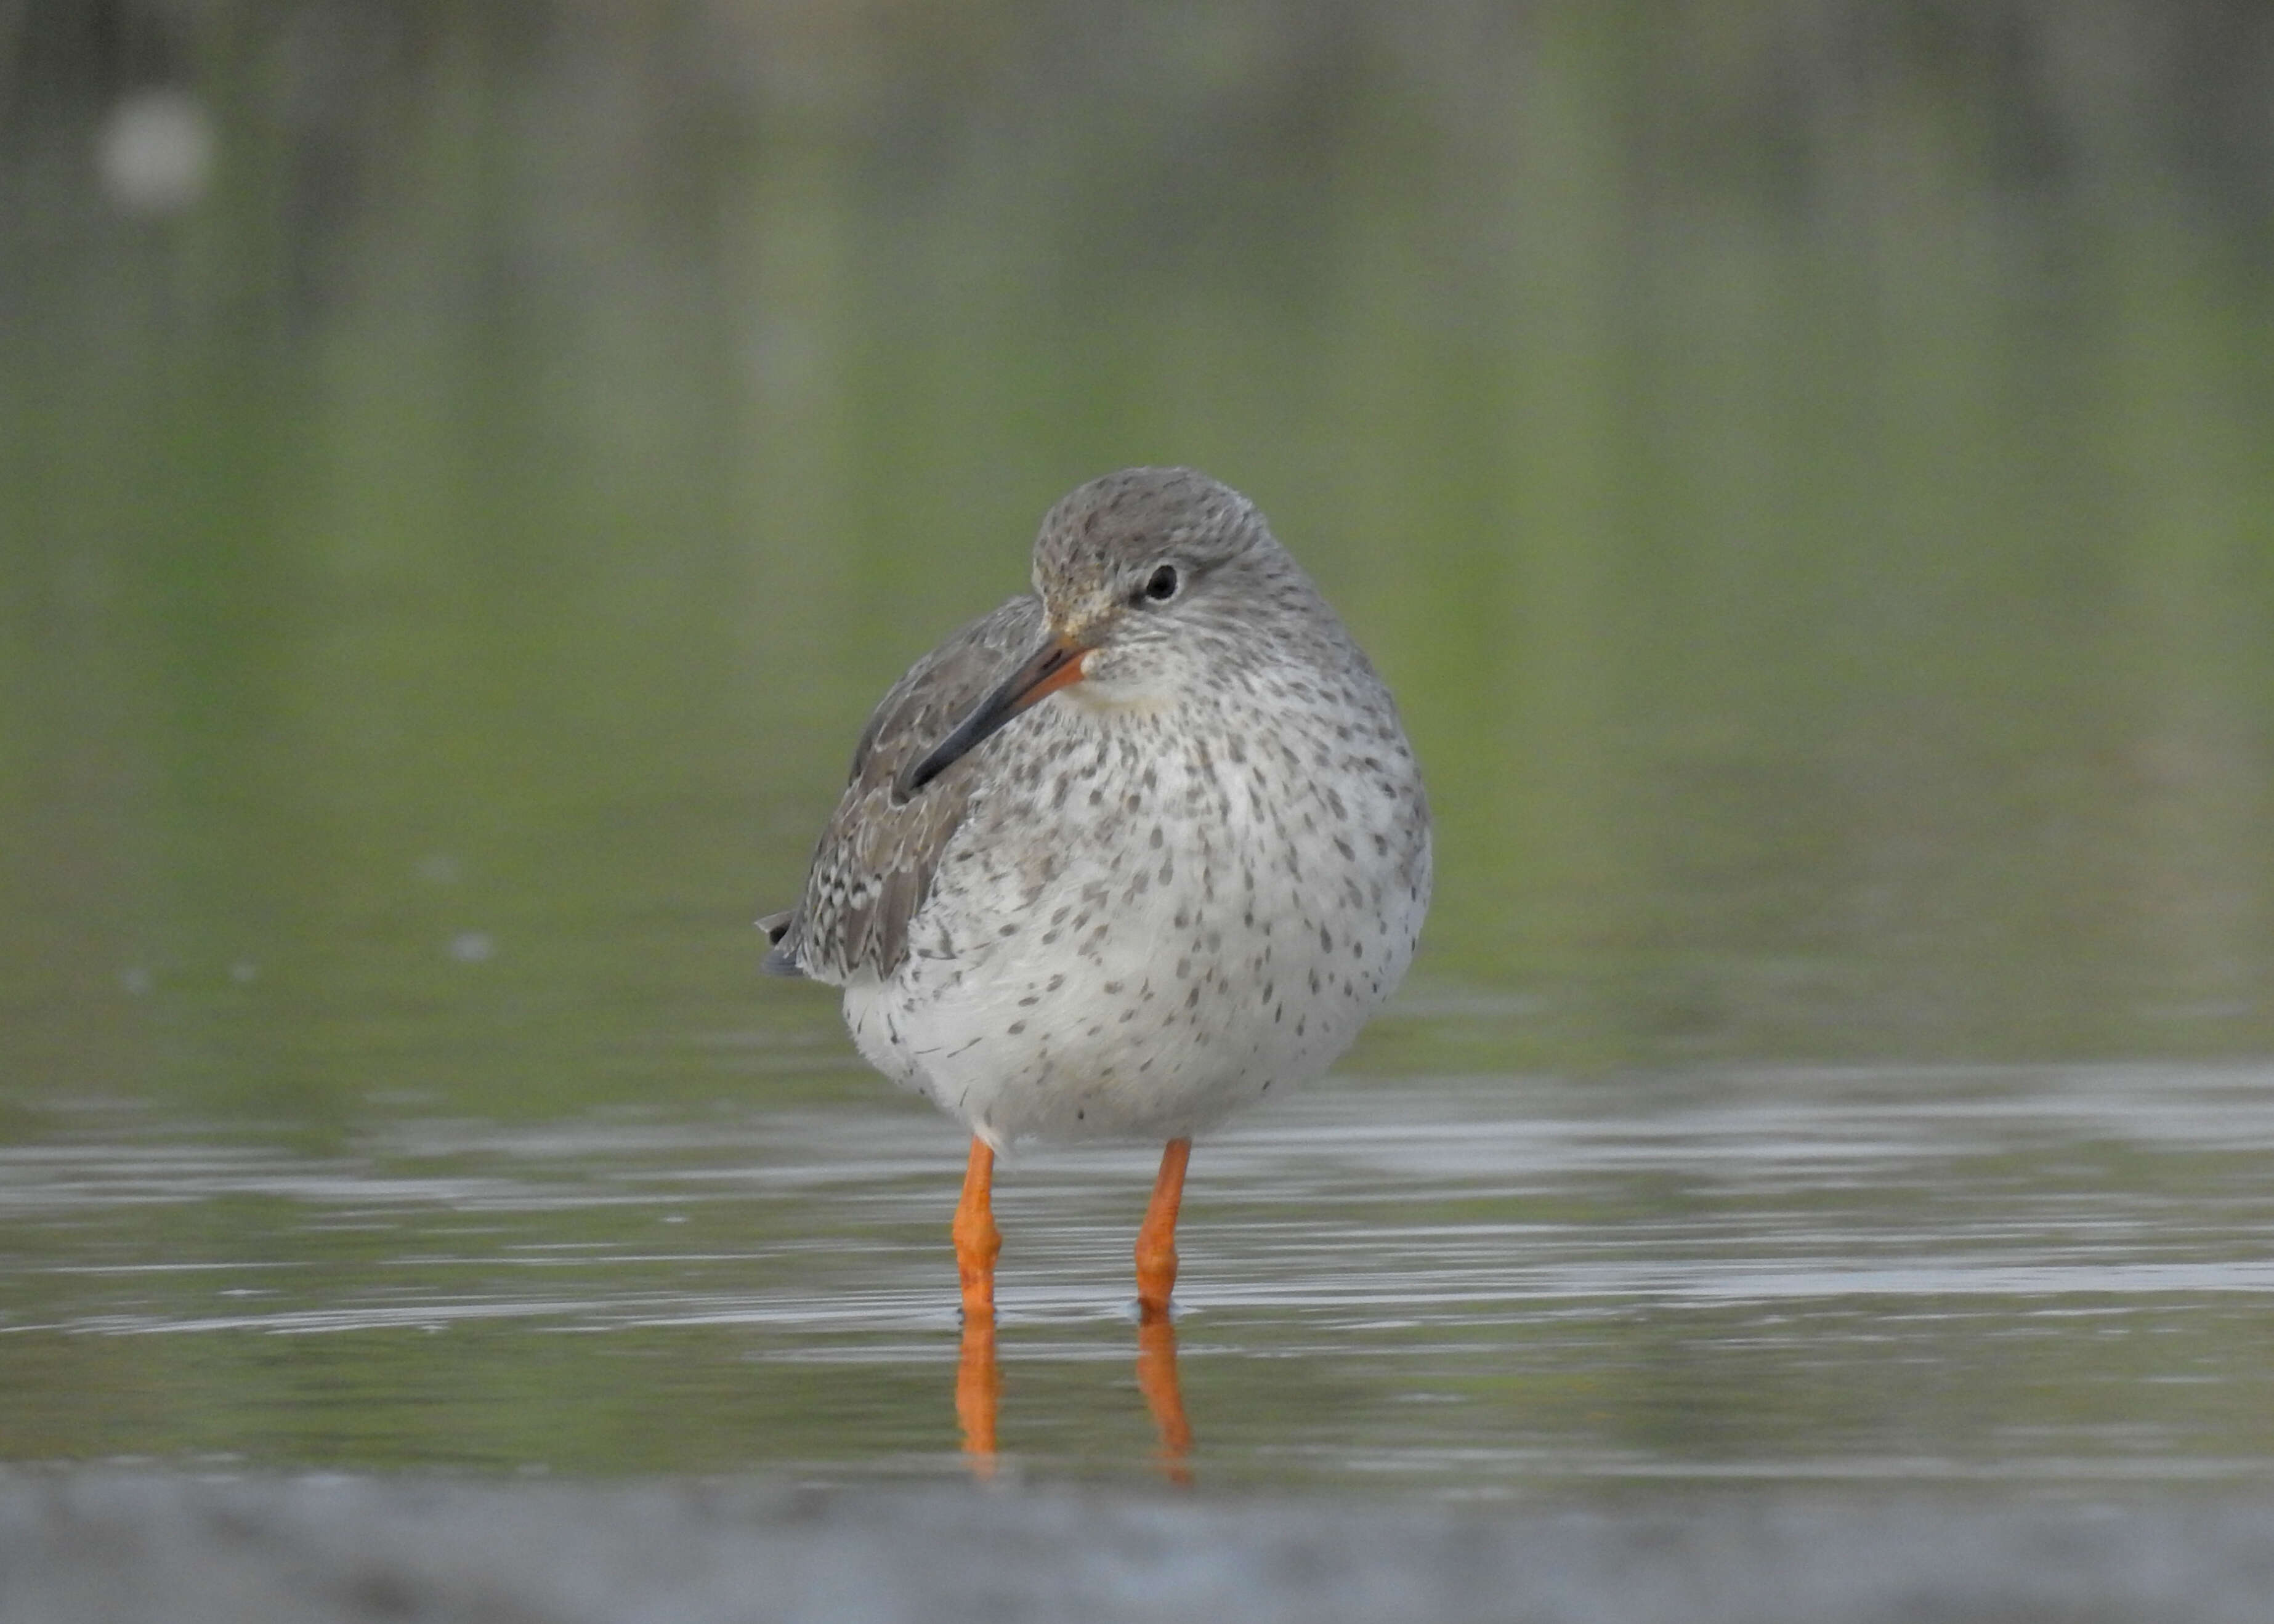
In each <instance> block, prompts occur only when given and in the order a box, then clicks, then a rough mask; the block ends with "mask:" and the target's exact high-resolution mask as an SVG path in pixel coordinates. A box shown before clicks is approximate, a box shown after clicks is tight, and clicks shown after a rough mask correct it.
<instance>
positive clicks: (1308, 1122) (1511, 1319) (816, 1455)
mask: <svg viewBox="0 0 2274 1624" xmlns="http://www.w3.org/2000/svg"><path fill="white" fill-rule="evenodd" d="M719 1047H721V1048H727V1049H731V1040H730V1039H721V1040H720V1041H719ZM714 1052H715V1050H714ZM873 1092H874V1094H875V1096H876V1097H874V1098H871V1099H868V1100H864V1101H861V1102H860V1103H858V1104H856V1105H845V1106H831V1107H825V1108H823V1107H804V1108H798V1109H774V1110H769V1109H763V1108H758V1107H753V1106H734V1105H727V1104H720V1105H717V1106H714V1107H712V1108H710V1109H702V1110H699V1111H688V1110H684V1109H667V1108H664V1107H648V1108H642V1107H641V1106H639V1105H638V1104H636V1103H634V1102H627V1103H624V1104H621V1105H614V1106H609V1107H605V1108H600V1109H595V1110H592V1111H590V1112H586V1113H581V1114H578V1115H576V1116H568V1117H564V1118H560V1119H555V1120H549V1121H546V1122H542V1123H534V1124H499V1123H494V1122H484V1121H478V1120H471V1119H468V1118H465V1117H453V1116H442V1115H428V1114H425V1113H421V1112H419V1111H418V1110H416V1109H410V1108H409V1107H407V1106H401V1107H396V1108H395V1109H392V1110H389V1111H387V1112H384V1113H375V1114H374V1116H373V1120H371V1121H369V1122H367V1123H365V1124H363V1125H361V1126H359V1127H358V1129H356V1130H355V1131H354V1132H351V1133H350V1134H348V1135H346V1136H345V1137H344V1138H343V1139H341V1140H340V1141H339V1142H338V1143H336V1144H334V1145H329V1146H326V1147H321V1148H320V1149H315V1148H311V1147H306V1146H305V1145H299V1144H295V1143H294V1142H293V1140H292V1136H291V1135H290V1134H289V1133H271V1132H262V1131H260V1130H259V1129H258V1128H253V1129H250V1130H249V1129H248V1128H246V1127H245V1126H244V1125H239V1126H237V1127H235V1128H232V1129H228V1130H226V1131H224V1130H222V1129H220V1128H218V1127H217V1126H216V1124H213V1123H211V1122H209V1121H200V1120H198V1119H196V1118H193V1117H187V1118H184V1117H177V1118H171V1119H169V1118H167V1117H164V1116H159V1115H157V1114H155V1113H152V1112H148V1111H134V1110H122V1109H109V1110H77V1111H73V1110H58V1111H57V1112H56V1114H55V1115H54V1116H52V1117H51V1118H49V1120H48V1121H47V1123H46V1124H44V1125H45V1126H46V1128H47V1132H43V1133H42V1134H41V1135H40V1136H39V1137H38V1139H36V1141H35V1142H34V1143H31V1144H26V1143H23V1142H21V1141H20V1140H19V1142H18V1143H17V1144H15V1145H12V1146H11V1147H7V1148H6V1149H5V1150H4V1151H0V1218H4V1222H5V1223H6V1226H7V1232H8V1234H9V1236H10V1237H11V1239H10V1251H11V1267H10V1268H9V1270H8V1272H7V1276H6V1282H5V1287H4V1292H0V1392H5V1393H6V1394H8V1395H10V1397H9V1398H8V1399H7V1400H6V1401H5V1402H4V1403H0V1416H4V1417H5V1430H4V1433H0V1438H4V1442H5V1444H6V1447H7V1452H8V1454H9V1455H11V1457H13V1458H18V1459H25V1458H36V1459H74V1460H80V1461H110V1462H117V1461H125V1460H172V1461H179V1462H195V1463H202V1464H205V1465H207V1466H220V1465H228V1466H233V1467H237V1468H267V1469H280V1468H293V1467H307V1466H311V1465H319V1464H320V1465H324V1466H328V1467H331V1468H335V1469H336V1468H340V1467H370V1468H382V1467H399V1466H402V1465H405V1464H413V1463H415V1464H419V1465H424V1466H433V1467H446V1468H456V1469H474V1470H486V1471H505V1472H528V1471H538V1472H568V1473H576V1474H591V1473H595V1472H599V1473H627V1472H629V1473H707V1474H722V1473H723V1474H733V1473H748V1472H759V1473H785V1474H788V1475H790V1476H793V1477H796V1478H798V1479H800V1480H802V1481H811V1482H820V1483H840V1484H841V1483H859V1482H868V1481H877V1480H890V1479H898V1478H901V1477H911V1476H913V1477H942V1476H946V1477H955V1476H959V1475H960V1474H961V1473H962V1471H963V1470H965V1467H964V1463H963V1461H962V1458H961V1456H960V1453H959V1451H958V1435H957V1431H956V1425H955V1415H954V1410H953V1385H954V1377H955V1370H956V1358H957V1338H958V1326H957V1317H956V1306H955V1304H956V1298H955V1290H954V1276H953V1259H952V1256H951V1255H950V1253H949V1252H948V1250H947V1247H946V1244H945V1225H946V1220H947V1216H948V1214H949V1211H950V1208H951V1207H952V1205H953V1197H954V1184H955V1179H956V1177H957V1173H958V1170H959V1165H960V1159H959V1150H960V1145H959V1142H958V1140H957V1139H956V1137H955V1135H954V1133H953V1130H952V1128H951V1127H950V1126H949V1125H948V1124H945V1123H943V1122H940V1121H938V1120H937V1119H935V1118H934V1117H933V1116H931V1115H930V1112H929V1111H928V1110H925V1109H920V1108H912V1107H911V1106H909V1105H907V1104H903V1103H900V1102H897V1101H894V1100H893V1099H892V1097H891V1096H890V1094H889V1091H887V1090H886V1089H885V1087H884V1086H883V1085H881V1084H877V1085H876V1086H875V1087H874V1091H873ZM2270 1152H2274V1071H2270V1070H2268V1069H2267V1068H2263V1067H2250V1066H2228V1067H2213V1066H2194V1067H2181V1066H2165V1067H2136V1066H2085V1065H2071V1066H2043V1067H2019V1066H2008V1067H1970V1068H1969V1067H1946V1068H1914V1069H1896V1068H1848V1069H1823V1068H1803V1067H1786V1068H1758V1067H1757V1068H1728V1069H1714V1070H1706V1071H1695V1072H1689V1073H1683V1074H1677V1075H1662V1076H1650V1075H1641V1074H1637V1075H1631V1076H1623V1077H1619V1076H1607V1077H1602V1078H1596V1079H1585V1080H1572V1079H1553V1078H1547V1077H1540V1076H1527V1075H1523V1074H1510V1075H1498V1076H1468V1077H1406V1078H1397V1079H1361V1078H1354V1077H1347V1076H1345V1077H1344V1078H1341V1079H1338V1080H1337V1081H1336V1082H1335V1083H1333V1084H1332V1085H1330V1086H1326V1087H1323V1088H1321V1089H1320V1090H1317V1091H1315V1092H1314V1093H1312V1094H1309V1095H1307V1096H1305V1097H1299V1098H1298V1099H1296V1100H1294V1101H1291V1102H1289V1103H1288V1104H1287V1105H1285V1106H1284V1107H1283V1108H1282V1109H1277V1110H1276V1111H1272V1112H1269V1113H1262V1114H1258V1115H1256V1116H1253V1117H1251V1118H1250V1119H1249V1120H1247V1121H1246V1122H1244V1123H1240V1124H1237V1125H1235V1126H1234V1127H1232V1128H1231V1129H1230V1130H1229V1131H1227V1132H1224V1134H1223V1135H1222V1136H1221V1137H1220V1138H1218V1139H1212V1140H1209V1141H1204V1142H1203V1144H1202V1146H1201V1151H1200V1154H1199V1155H1198V1156H1197V1157H1196V1160H1195V1164H1194V1177H1193V1185H1192V1188H1191V1191H1190V1192H1189V1195H1188V1205H1187V1208H1186V1221H1185V1225H1184V1231H1183V1242H1182V1250H1183V1253H1184V1273H1183V1276H1182V1279H1181V1281H1180V1283H1179V1287H1178V1307H1179V1311H1180V1312H1179V1315H1178V1320H1177V1324H1176V1334H1177V1342H1178V1365H1179V1369H1180V1372H1181V1378H1182V1384H1183V1389H1184V1396H1185V1402H1186V1408H1187V1410H1188V1413H1189V1417H1190V1422H1191V1425H1192V1428H1193V1434H1194V1440H1195V1441H1194V1444H1193V1450H1192V1453H1191V1455H1190V1456H1189V1460H1188V1465H1189V1469H1190V1472H1191V1475H1192V1477H1193V1478H1194V1479H1195V1480H1196V1481H1197V1482H1199V1483H1201V1484H1204V1485H1213V1486H1216V1487H1220V1488H1233V1487H1239V1486H1246V1487H1251V1488H1256V1487H1261V1488H1269V1489H1274V1490H1279V1491H1288V1490H1296V1489H1304V1490H1320V1489H1323V1490H1337V1491H1352V1492H1391V1493H1397V1494H1401V1495H1419V1496H1423V1497H1427V1498H1441V1499H1442V1498H1457V1499H1463V1500H1472V1499H1480V1498H1483V1499H1492V1500H1525V1499H1527V1498H1528V1499H1532V1500H1539V1499H1541V1498H1543V1497H1547V1498H1552V1497H1553V1496H1555V1495H1557V1494H1568V1493H1570V1492H1582V1493H1593V1492H1598V1491H1604V1490H1610V1489H1615V1488H1622V1487H1632V1486H1633V1485H1648V1484H1666V1483H1673V1482H1680V1483H1705V1484H1721V1485H1764V1484H1766V1485H1793V1484H1817V1483H1844V1484H1848V1485H1890V1484H1896V1485H1916V1486H1925V1487H1935V1486H1948V1485H1984V1484H1996V1485H2001V1486H2004V1487H2007V1488H2009V1489H2012V1490H2014V1491H2016V1492H2023V1493H2029V1494H2050V1495H2067V1496H2075V1495H2079V1494H2088V1493H2090V1492H2095V1491H2097V1490H2105V1489H2106V1488H2107V1487H2108V1486H2110V1485H2142V1484H2160V1485H2185V1486H2198V1485H2205V1484H2220V1485H2249V1486H2251V1487H2254V1488H2256V1489H2259V1490H2262V1491H2263V1490H2264V1489H2266V1488H2268V1487H2274V1439H2270V1437H2269V1432H2268V1429H2269V1427H2270V1425H2274V1422H2270V1420H2269V1417H2270V1416H2274V1402H2270V1401H2274V1368H2270V1367H2269V1365H2268V1363H2267V1361H2266V1359H2265V1357H2264V1350H2265V1348H2266V1346H2267V1338H2268V1334H2269V1331H2270V1329H2274V1326H2270V1312H2274V1244H2270V1243H2269V1239H2268V1237H2269V1235H2270V1234H2274V1225H2270V1219H2274V1189H2270V1187H2269V1186H2268V1184H2267V1181H2266V1180H2265V1179H2264V1178H2263V1177H2262V1173H2263V1167H2264V1166H2265V1163H2266V1158H2267V1157H2268V1155H2269V1154H2270ZM1148 1162H1149V1157H1148V1156H1147V1155H1146V1154H1144V1153H1142V1152H1120V1151H1095V1152H1084V1153H1081V1154H1074V1153H1069V1152H1063V1151H1061V1152H1055V1153H1040V1152H1038V1153H1035V1154H1028V1155H1026V1156H1022V1157H1020V1158H1019V1159H1018V1160H1016V1161H1015V1162H1013V1164H1012V1165H1011V1167H1010V1169H1008V1171H1007V1173H1006V1176H1005V1180H1004V1183H1003V1184H1002V1186H1001V1189H1000V1192H999V1198H998V1199H999V1207H998V1210H999V1214H1000V1222H1001V1224H1002V1227H1003V1229H1004V1231H1005V1235H1006V1237H1007V1239H1006V1247H1005V1255H1004V1260H1003V1263H1002V1265H1001V1277H1000V1283H999V1290H1000V1332H999V1357H1000V1360H1001V1367H1002V1382H1003V1386H1002V1421H1001V1428H1002V1443H1001V1447H1002V1452H1003V1460H1004V1463H1005V1467H1006V1468H1007V1470H1010V1471H1012V1472H1013V1473H1014V1474H1018V1475H1021V1476H1024V1477H1028V1478H1033V1479H1038V1480H1044V1481H1048V1480H1057V1479H1066V1480H1093V1479H1095V1480H1103V1481H1119V1482H1123V1483H1126V1484H1141V1483H1144V1482H1147V1481H1151V1480H1154V1478H1155V1476H1156V1473H1157V1472H1158V1470H1160V1461H1159V1458H1158V1456H1159V1454H1160V1446H1159V1440H1157V1439H1156V1436H1155V1434H1154V1429H1153V1427H1152V1425H1151V1424H1150V1423H1149V1421H1148V1416H1147V1411H1146V1408H1145V1405H1144V1404H1143V1402H1141V1399H1140V1398H1139V1396H1138V1393H1137V1390H1136V1387H1135V1385H1134V1382H1133V1374H1132V1359H1133V1346H1134V1322H1133V1307H1132V1302H1131V1284H1130V1279H1129V1262H1128V1258H1129V1247H1130V1244H1131V1241H1132V1238H1133V1231H1134V1224H1135V1219H1136V1216H1137V1214H1138V1211H1139V1210H1140V1208H1141V1204H1142V1199H1143V1196H1144V1191H1145V1185H1146V1182H1147V1177H1148Z"/></svg>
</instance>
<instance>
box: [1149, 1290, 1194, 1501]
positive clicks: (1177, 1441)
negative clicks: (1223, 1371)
mask: <svg viewBox="0 0 2274 1624" xmlns="http://www.w3.org/2000/svg"><path fill="white" fill-rule="evenodd" d="M1137 1390H1138V1391H1139V1392H1140V1393H1142V1394H1143V1395H1145V1408H1146V1409H1148V1410H1151V1411H1152V1412H1153V1425H1155V1426H1156V1427H1158V1428H1159V1429H1160V1432H1161V1469H1162V1470H1163V1471H1165V1472H1167V1473H1168V1474H1169V1481H1170V1482H1171V1483H1175V1484H1189V1483H1191V1482H1192V1480H1193V1469H1192V1468H1191V1467H1189V1466H1187V1465H1186V1464H1185V1457H1186V1455H1190V1454H1191V1453H1192V1451H1193V1428H1192V1423H1191V1422H1189V1421H1187V1420H1186V1419H1185V1395H1184V1390H1183V1389H1182V1388H1181V1387H1178V1385H1177V1327H1175V1326H1173V1325H1171V1324H1170V1323H1169V1316H1168V1315H1166V1314H1148V1316H1146V1317H1145V1318H1144V1319H1141V1320H1140V1321H1139V1322H1138V1326H1137Z"/></svg>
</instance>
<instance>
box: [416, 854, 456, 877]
mask: <svg viewBox="0 0 2274 1624" xmlns="http://www.w3.org/2000/svg"><path fill="white" fill-rule="evenodd" d="M418 877H419V878H420V879H422V880H424V881H425V882H426V883H428V884H429V885H456V883H458V860H457V859H456V858H455V857H453V856H451V855H450V853H448V852H429V853H426V855H425V856H424V857H422V858H420V859H419V860H418Z"/></svg>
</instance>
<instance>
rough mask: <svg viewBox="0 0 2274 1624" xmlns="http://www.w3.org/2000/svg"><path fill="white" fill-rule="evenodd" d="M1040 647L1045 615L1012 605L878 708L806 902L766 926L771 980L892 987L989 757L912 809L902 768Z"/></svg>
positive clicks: (956, 641) (964, 768)
mask: <svg viewBox="0 0 2274 1624" xmlns="http://www.w3.org/2000/svg"><path fill="white" fill-rule="evenodd" d="M1042 639H1043V611H1042V605H1040V604H1038V603H1037V602H1035V599H1034V598H1013V599H1012V600H1011V601H1010V602H1008V603H1006V604H1005V605H1003V606H1002V607H1001V608H999V609H997V610H996V611H995V612H994V613H991V614H985V615H982V616H981V617H980V618H979V619H978V620H974V621H972V622H971V624H970V625H968V626H967V627H965V628H963V629H962V630H960V631H959V632H957V633H956V634H955V635H953V636H952V637H950V638H949V639H948V640H947V641H946V642H945V643H941V644H940V645H939V647H937V649H934V650H932V651H931V652H930V653H929V654H927V655H925V656H924V657H923V658H922V659H920V660H918V661H917V662H916V663H915V665H913V666H911V667H909V669H908V674H907V675H906V676H904V677H902V678H901V679H900V680H899V681H898V682H897V683H895V684H893V686H892V692H891V693H889V694H887V695H885V700H884V703H882V704H880V705H878V706H877V711H876V714H875V715H874V716H871V717H870V718H869V726H868V728H867V730H866V731H864V732H863V733H862V735H861V742H860V744H859V745H858V746H856V747H855V749H854V752H853V774H852V778H851V780H850V781H849V782H848V783H847V785H846V786H845V793H844V795H843V797H842V798H841V799H840V800H839V801H838V803H837V810H836V811H835V812H834V813H833V814H832V816H831V817H830V819H829V827H828V828H826V829H825V830H824V831H822V834H821V843H820V845H818V846H816V847H815V848H814V853H813V866H812V867H811V868H809V869H808V870H807V871H806V876H805V894H804V896H803V897H802V898H800V899H799V901H798V905H797V906H796V907H794V908H793V909H792V910H791V911H790V912H789V914H788V915H787V917H785V916H783V915H780V914H775V915H772V917H770V918H768V919H765V920H762V921H759V922H760V925H761V927H762V928H764V929H765V931H766V933H767V935H768V936H770V937H771V938H772V941H773V943H774V948H773V951H772V952H770V953H768V954H767V955H766V968H767V969H768V970H771V971H772V972H774V973H775V974H787V975H795V974H805V975H810V976H812V977H813V978H814V979H815V980H816V981H829V982H832V983H841V982H843V981H845V980H846V979H847V977H849V976H851V975H853V974H855V973H856V972H858V971H861V970H872V971H874V972H875V973H876V974H878V975H889V974H892V971H893V970H894V969H895V968H897V967H898V966H899V965H900V960H901V959H904V958H906V957H907V951H908V921H910V920H911V919H913V918H915V914H916V911H917V910H918V909H919V908H921V907H922V906H923V905H924V899H925V898H927V897H929V896H930V894H931V882H932V876H933V874H934V873H935V872H937V868H938V867H939V859H940V853H942V852H943V851H945V849H946V846H947V843H948V841H949V839H950V838H952V837H953V835H954V833H955V831H956V828H957V826H958V825H959V824H960V823H962V822H963V813H964V808H965V807H966V805H967V804H968V801H969V800H970V793H971V791H970V786H971V778H970V773H971V770H972V768H973V767H974V766H975V765H976V763H977V758H978V757H979V756H982V755H983V753H984V750H985V747H984V746H982V747H980V749H978V750H975V751H974V752H973V753H972V755H971V756H968V757H966V758H965V759H964V760H962V761H960V762H958V763H955V764H954V765H953V766H952V767H950V768H949V769H948V770H947V771H945V772H943V773H941V774H940V775H939V777H938V778H935V779H933V780H932V781H931V782H930V784H928V785H926V786H924V788H923V789H922V791H920V792H919V793H917V794H916V795H915V797H914V798H913V799H911V800H909V801H907V802H906V803H905V804H902V803H896V802H895V801H893V799H892V780H893V779H894V778H897V777H898V776H899V775H900V770H901V769H902V768H903V767H906V766H907V765H909V764H910V763H914V762H915V761H916V760H917V759H919V758H920V757H921V756H922V755H923V754H924V752H925V751H927V750H929V749H930V748H931V747H932V746H934V745H935V744H937V743H938V742H939V741H941V740H942V739H943V738H945V737H946V736H947V734H948V733H949V731H950V730H952V729H953V727H954V726H955V725H956V724H957V723H958V722H960V721H961V720H962V719H963V717H964V713H965V712H967V711H969V710H970V709H971V708H972V707H973V706H975V705H976V704H977V703H979V702H980V701H981V700H983V699H984V698H985V697H986V696H987V695H988V694H989V693H990V692H992V691H993V689H994V688H995V687H996V685H997V684H998V683H999V682H1001V681H1002V680H1003V679H1004V678H1005V677H1007V676H1008V675H1010V673H1011V672H1012V671H1013V668H1014V667H1016V666H1017V665H1018V663H1019V662H1020V660H1022V659H1024V658H1027V657H1028V655H1030V654H1032V653H1033V652H1034V651H1035V649H1036V648H1037V647H1038V646H1040V644H1041V643H1042Z"/></svg>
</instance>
